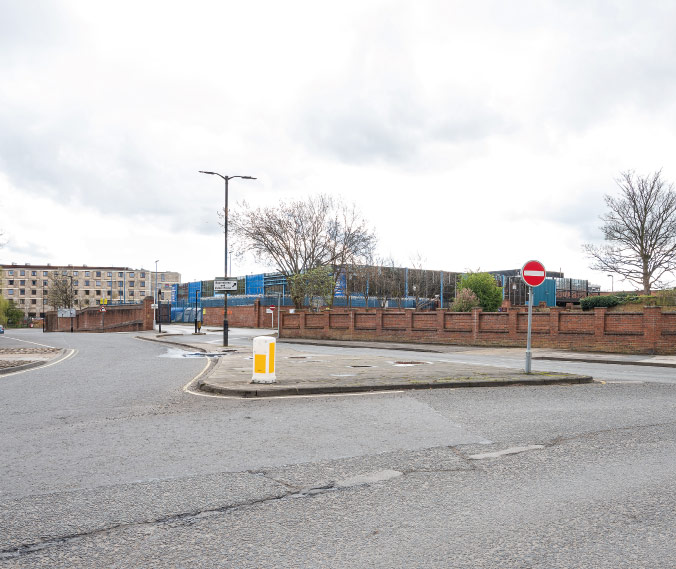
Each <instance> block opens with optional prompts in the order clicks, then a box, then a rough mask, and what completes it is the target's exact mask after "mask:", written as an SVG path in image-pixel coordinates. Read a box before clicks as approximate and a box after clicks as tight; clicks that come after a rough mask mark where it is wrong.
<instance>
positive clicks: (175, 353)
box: [158, 348, 228, 358]
mask: <svg viewBox="0 0 676 569" xmlns="http://www.w3.org/2000/svg"><path fill="white" fill-rule="evenodd" d="M227 355H228V352H208V353H204V352H186V351H185V350H179V349H177V348H169V349H168V350H167V351H166V352H165V353H164V354H161V355H159V356H158V357H160V358H216V357H221V356H227Z"/></svg>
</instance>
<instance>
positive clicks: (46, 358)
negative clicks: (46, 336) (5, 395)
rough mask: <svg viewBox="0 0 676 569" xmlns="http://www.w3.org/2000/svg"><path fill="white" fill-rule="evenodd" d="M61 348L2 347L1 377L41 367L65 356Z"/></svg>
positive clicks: (0, 359) (0, 357)
mask: <svg viewBox="0 0 676 569" xmlns="http://www.w3.org/2000/svg"><path fill="white" fill-rule="evenodd" d="M63 353H64V350H62V349H60V348H50V347H48V346H40V347H16V346H13V347H0V375H3V374H8V373H14V372H16V371H22V370H25V369H31V368H34V367H39V366H41V365H44V364H46V363H49V362H50V361H52V360H54V359H56V358H58V357H60V356H61V355H63Z"/></svg>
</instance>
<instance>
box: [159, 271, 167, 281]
mask: <svg viewBox="0 0 676 569" xmlns="http://www.w3.org/2000/svg"><path fill="white" fill-rule="evenodd" d="M166 278H167V275H165V274H164V273H162V275H161V276H160V280H161V281H162V282H164V281H165V280H166Z"/></svg>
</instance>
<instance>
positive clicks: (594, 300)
mask: <svg viewBox="0 0 676 569" xmlns="http://www.w3.org/2000/svg"><path fill="white" fill-rule="evenodd" d="M618 304H623V302H622V300H621V299H620V298H619V297H618V296H615V295H614V294H611V295H609V296H587V297H585V298H581V299H580V306H581V307H582V310H591V309H592V308H610V307H611V306H617V305H618Z"/></svg>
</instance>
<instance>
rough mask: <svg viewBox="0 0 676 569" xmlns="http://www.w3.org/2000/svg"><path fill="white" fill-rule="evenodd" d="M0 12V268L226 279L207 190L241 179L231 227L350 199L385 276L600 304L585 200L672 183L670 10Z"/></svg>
mask: <svg viewBox="0 0 676 569" xmlns="http://www.w3.org/2000/svg"><path fill="white" fill-rule="evenodd" d="M0 7H1V13H0V77H1V78H2V79H1V80H0V229H1V230H3V231H4V234H5V235H4V241H5V242H6V245H5V247H4V248H3V249H0V259H1V260H2V262H4V263H9V262H13V261H14V262H18V263H24V262H30V263H47V262H50V263H52V264H67V263H73V264H83V263H84V264H88V265H104V264H105V265H116V266H130V267H134V268H141V267H143V268H152V269H154V262H155V259H159V260H160V262H159V268H160V270H174V271H179V272H180V273H181V274H182V276H183V280H184V281H187V280H196V279H211V278H213V277H214V276H216V275H221V274H222V271H223V234H222V230H221V228H220V227H219V226H218V217H217V214H216V212H217V210H218V209H219V208H222V207H223V182H222V180H220V179H219V178H216V177H215V176H205V175H203V174H198V170H215V171H217V172H221V173H223V174H227V175H249V176H255V177H256V178H258V179H257V180H256V181H248V180H233V181H231V182H230V202H231V206H232V207H236V203H237V202H238V201H240V200H241V199H244V198H246V199H247V200H248V201H249V202H250V203H251V204H254V205H274V204H277V203H279V201H280V200H284V199H288V198H295V197H301V196H307V195H309V194H314V193H319V192H326V193H330V194H334V195H337V196H341V197H342V198H343V199H344V200H345V201H347V202H355V203H356V204H357V205H358V206H359V208H360V209H361V211H362V213H363V214H364V215H365V217H367V218H368V219H369V220H370V221H371V222H372V224H373V226H374V228H375V230H376V232H377V234H378V237H379V248H378V249H379V253H380V254H381V255H382V256H387V257H389V256H391V257H392V258H393V259H394V260H395V262H396V263H397V264H399V265H401V266H406V265H407V264H408V265H410V263H411V260H412V258H414V257H415V256H416V255H417V254H420V255H421V256H422V257H423V258H424V259H425V265H426V266H427V267H428V268H431V269H444V270H459V271H462V270H465V269H478V268H481V269H483V270H496V269H507V268H519V267H521V266H522V265H523V263H524V262H525V261H527V260H529V259H538V260H540V261H542V262H543V263H544V264H545V266H546V267H547V268H548V269H551V270H559V269H560V270H563V271H564V272H565V273H566V276H569V277H574V278H588V279H590V280H591V281H593V282H594V283H597V284H600V285H601V286H602V287H603V288H604V289H610V282H611V281H610V278H609V277H607V276H606V274H604V273H597V272H594V271H591V270H589V269H588V265H589V262H588V260H587V259H585V258H584V256H583V254H582V252H581V245H582V244H583V243H585V242H600V241H601V239H602V236H601V232H600V230H599V224H600V222H599V219H598V216H599V215H600V214H602V213H603V212H604V210H605V209H604V202H603V195H604V194H606V193H615V192H616V191H617V186H616V184H615V182H614V180H615V179H616V178H617V177H618V175H619V173H620V172H621V171H623V170H627V169H634V170H636V171H637V172H638V173H649V172H652V171H654V170H657V169H660V168H662V169H663V175H664V177H665V178H666V179H667V180H670V181H673V180H676V165H675V164H674V160H673V157H674V148H676V144H675V143H676V130H675V128H674V127H675V126H676V96H675V95H676V92H675V91H676V64H675V63H674V62H676V34H674V29H675V26H676V3H674V2H672V1H665V2H650V1H645V0H643V1H641V2H639V1H636V2H622V1H618V0H613V1H608V2H602V1H599V2H594V1H590V0H584V1H575V0H565V1H563V0H562V1H560V2H546V1H542V0H537V1H521V2H504V1H500V0H499V1H495V2H490V1H481V2H479V1H465V2H453V1H447V0H445V1H438V2H434V1H426V0H416V1H411V2H378V1H364V0H361V1H342V2H331V3H329V2H320V1H316V0H314V1H308V2H294V1H286V2H279V1H259V2H230V1H195V0H193V1H191V2H168V1H162V2H159V1H153V2H150V1H148V2H144V1H142V0H134V1H129V2H127V1H119V0H118V1H116V2H102V1H94V0H81V1H68V0H59V1H53V2H49V1H32V0H25V1H18V0H0ZM233 265H234V267H233V270H232V273H233V274H236V275H241V274H247V273H252V272H260V271H263V270H271V268H270V267H263V266H261V265H257V264H256V263H255V261H254V260H253V259H241V260H240V259H233ZM615 288H616V289H617V288H622V284H621V283H618V279H616V281H615Z"/></svg>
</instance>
